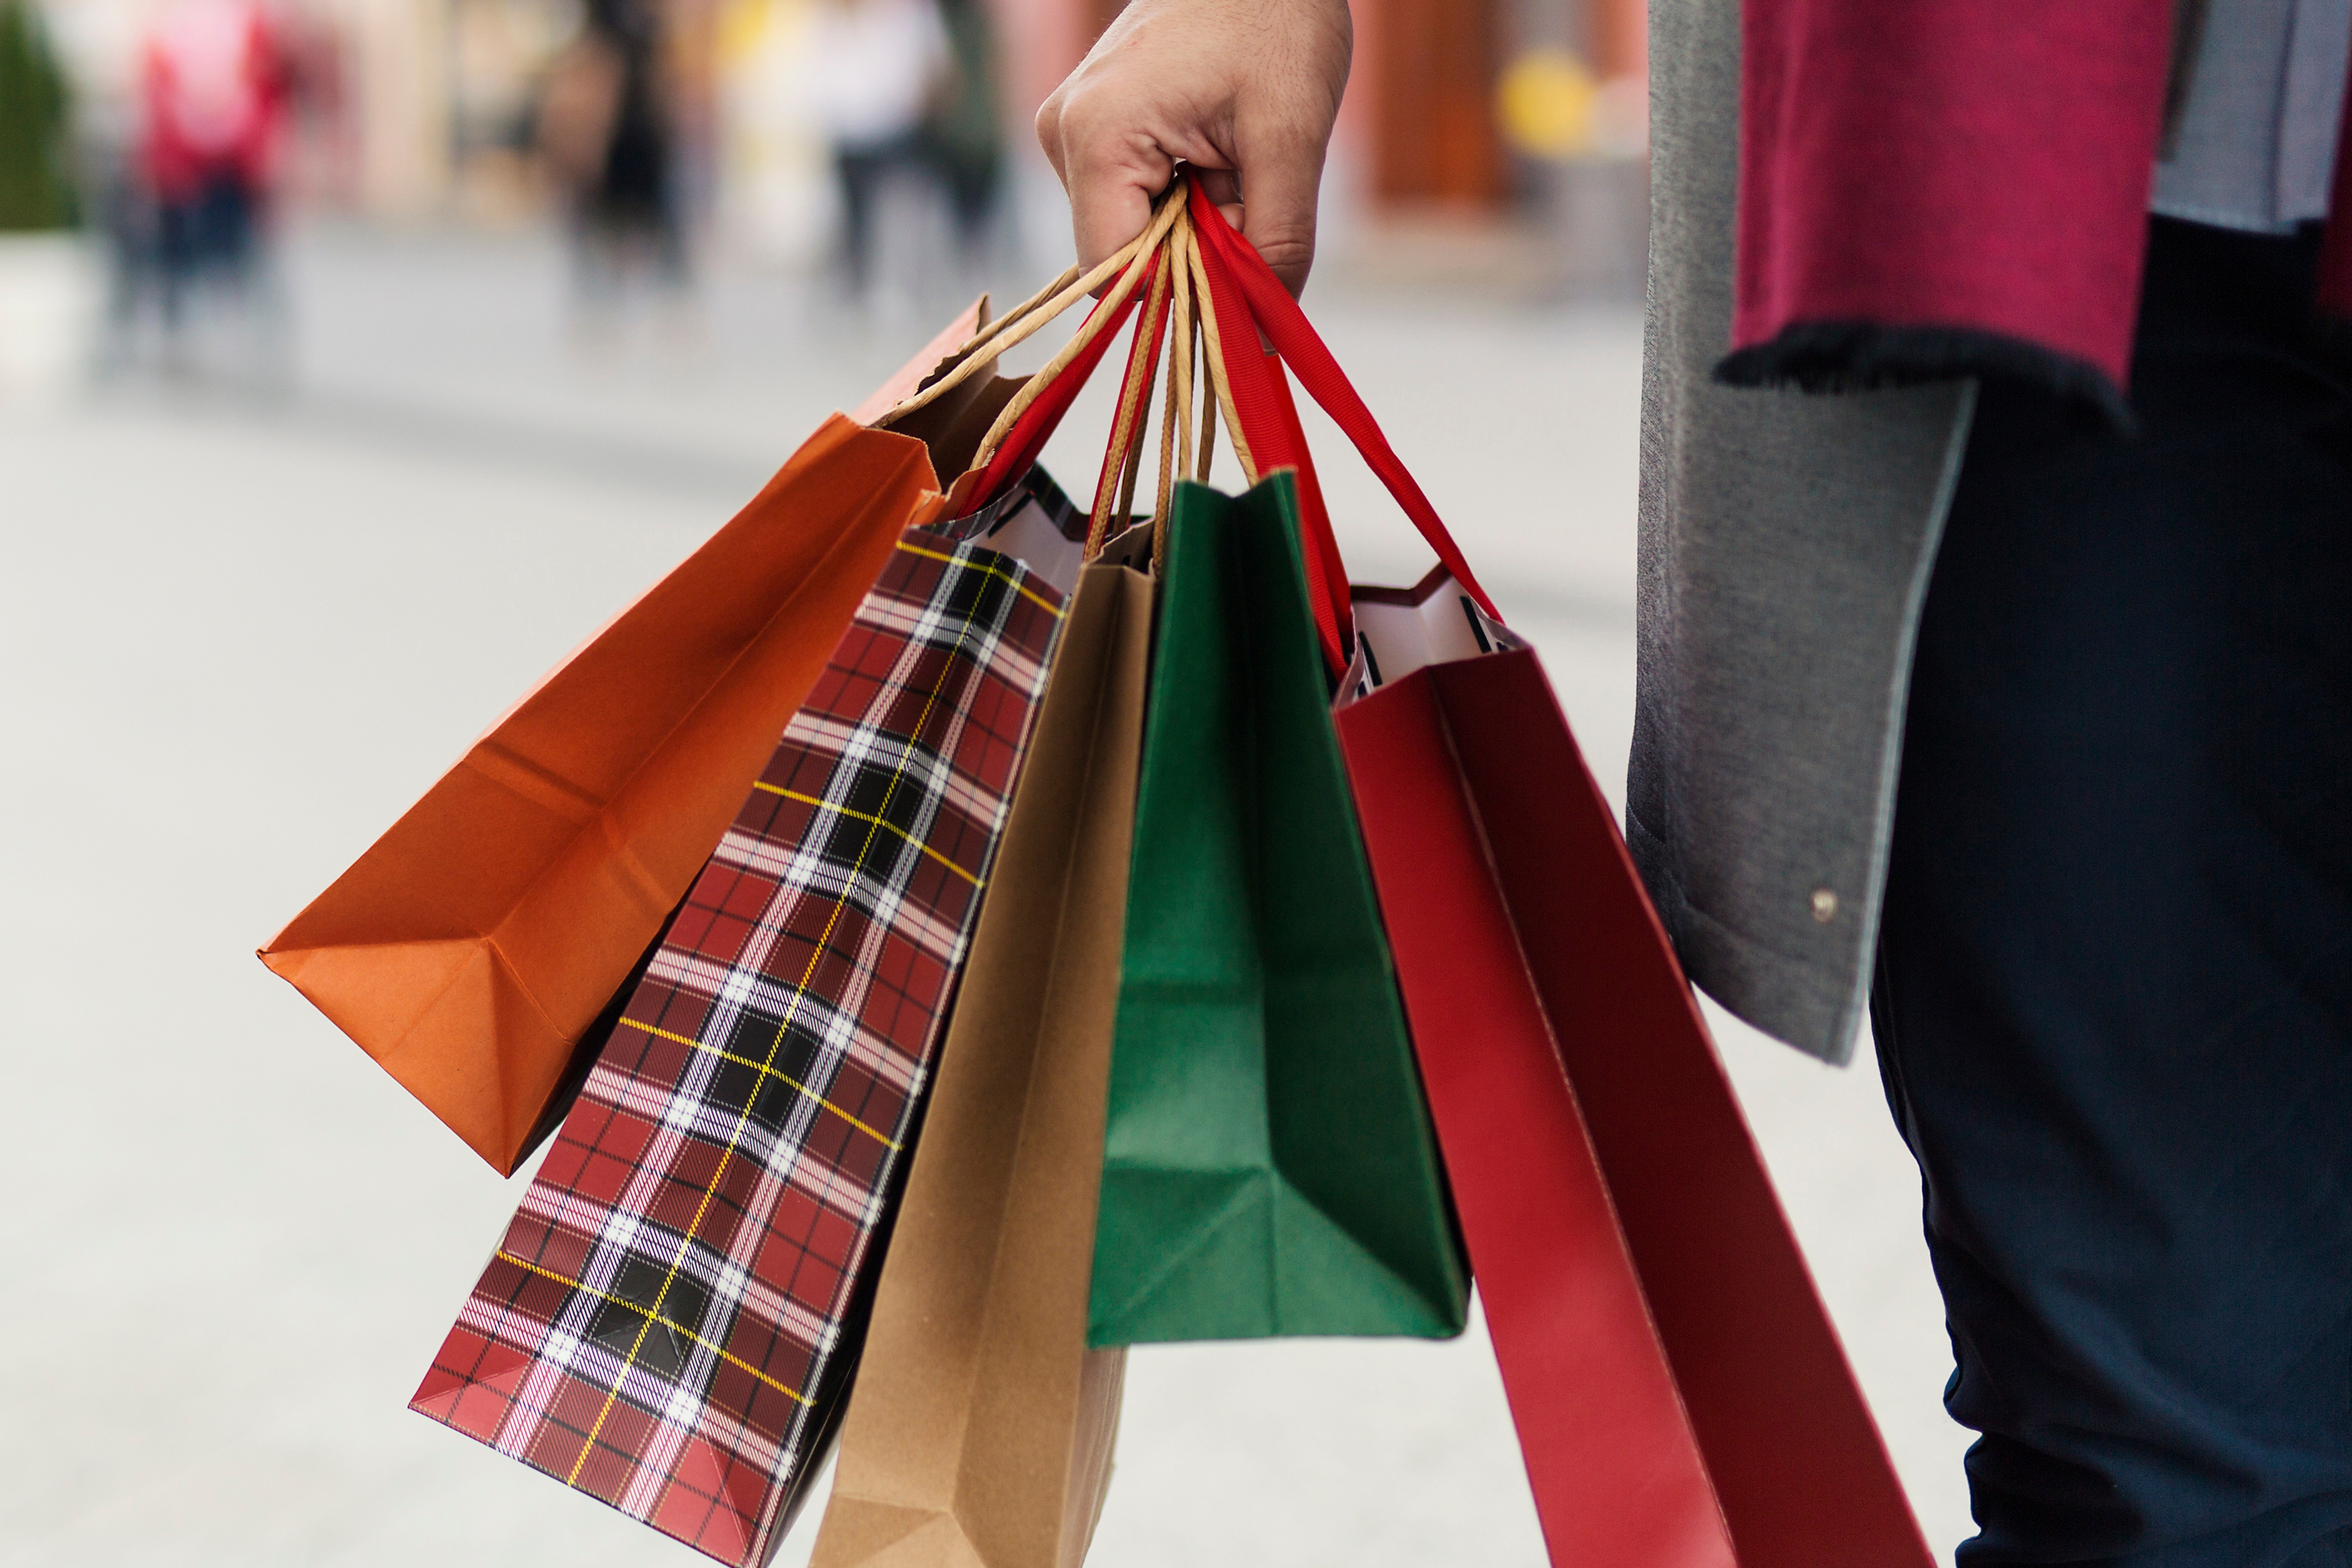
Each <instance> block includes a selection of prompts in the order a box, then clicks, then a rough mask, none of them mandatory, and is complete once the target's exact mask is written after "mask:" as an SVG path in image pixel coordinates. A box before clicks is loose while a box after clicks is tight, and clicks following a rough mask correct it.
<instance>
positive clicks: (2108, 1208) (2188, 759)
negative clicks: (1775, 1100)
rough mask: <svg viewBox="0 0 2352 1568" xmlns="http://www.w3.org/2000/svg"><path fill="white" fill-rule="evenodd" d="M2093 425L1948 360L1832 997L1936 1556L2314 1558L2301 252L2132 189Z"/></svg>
mask: <svg viewBox="0 0 2352 1568" xmlns="http://www.w3.org/2000/svg"><path fill="white" fill-rule="evenodd" d="M2314 258H2315V245H2314V243H2313V242H2312V240H2311V238H2310V237H2302V238H2281V239H2271V238H2263V237H2250V236H2240V235H2230V234H2225V233H2222V232H2221V231H2218V230H2211V229H2205V228H2200V227H2198V226H2192V225H2187V224H2177V223H2171V222H2168V221H2166V220H2161V219H2159V220H2157V221H2156V223H2155V224H2154V225H2153V233H2152V238H2151V242H2150V250H2149V266H2148V281H2147V292H2146V298H2145V303H2144V306H2143V310H2142V314H2141V321H2140V335H2139V342H2138V347H2137V363H2136V365H2135V369H2134V387H2133V396H2134V402H2135V405H2136V406H2137V409H2138V412H2139V414H2140V416H2141V418H2142V420H2143V422H2144V425H2143V428H2142V430H2141V431H2140V432H2139V433H2138V434H2137V436H2135V437H2119V436H2116V435H2113V434H2110V433H2107V432H2105V431H2101V430H2095V429H2092V428H2089V427H2087V426H2085V425H2084V424H2083V423H2082V422H2081V421H2079V420H2076V419H2074V418H2071V417H2070V416H2069V415H2068V414H2067V411H2066V410H2064V409H2063V408H2062V407H2060V406H2059V405H2056V404H2055V403H2054V401H2053V400H2052V399H2050V398H2048V397H2046V396H2044V395H2041V394H2038V393H2035V392H2032V391H2031V390H2026V389H2021V388H2017V387H2002V386H1988V387H1987V388H1986V389H1985V390H1984V392H1983V395H1982V399H1981V402H1980V404H1979V412H1978V415H1977V421H1976V425H1975V427H1974V430H1973V432H1972V435H1971V437H1970V442H1969V453H1968V458H1967V462H1966V465H1965V467H1964V468H1963V470H1962V475H1961V479H1960V484H1959V489H1958V494H1957V496H1956V498H1955V500H1954V504H1953V508H1952V514H1951V519H1950V522H1949V525H1948V533H1947V535H1946V539H1945V542H1944V544H1943V547H1942V551H1941V552H1940V554H1939V555H1938V557H1937V564H1936V572H1935V576H1934V580H1933V582H1932V584H1931V586H1930V588H1929V592H1928V596H1927V609H1926V614H1925V616H1924V618H1923V621H1922V623H1921V627H1920V637H1919V648H1918V658H1917V665H1916V670H1915V673H1914V676H1913V680H1912V689H1911V705H1910V710H1909V721H1908V729H1907V732H1906V741H1905V745H1904V755H1903V775H1902V783H1901V787H1900V791H1899V794H1898V799H1897V806H1896V813H1895V841H1894V850H1893V858H1892V862H1891V868H1890V874H1889V879H1888V884H1887V894H1886V904H1885V928H1884V938H1883V941H1882V942H1881V947H1880V964H1879V973H1878V982H1877V985H1876V989H1875V994H1874V1007H1873V1019H1874V1026H1875V1028H1876V1032H1877V1036H1878V1040H1879V1050H1880V1058H1881V1062H1882V1066H1883V1069H1884V1072H1885V1081H1886V1086H1887V1093H1888V1098H1889V1100H1891V1102H1892V1103H1893V1105H1894V1109H1895V1117H1896V1120H1897V1121H1898V1122H1899V1123H1900V1124H1901V1127H1902V1130H1903V1133H1904V1137H1905V1138H1906V1141H1907V1142H1909V1143H1910V1145H1911V1148H1912V1151H1913V1152H1914V1153H1915V1154H1916V1155H1917V1157H1918V1161H1919V1165H1920V1170H1921V1173H1922V1175H1923V1177H1924V1181H1925V1187H1926V1195H1927V1238H1928V1245H1929V1248H1930V1251H1931V1254H1932V1257H1933V1260H1934V1263H1935V1268H1936V1273H1937V1279H1938V1281H1939V1282H1940V1284H1941V1285H1942V1288H1943V1291H1944V1299H1945V1303H1946V1310H1947V1316H1948V1323H1949V1327H1950V1331H1951V1336H1952V1345H1953V1352H1954V1356H1955V1359H1956V1361H1957V1363H1958V1371H1957V1372H1956V1373H1955V1374H1954V1376H1953V1379H1952V1383H1951V1385H1950V1387H1949V1388H1948V1391H1947V1394H1946V1403H1947V1404H1948V1406H1949V1407H1950V1409H1951V1412H1952V1414H1953V1415H1954V1417H1955V1418H1956V1419H1958V1421H1960V1422H1961V1423H1962V1424H1963V1425H1965V1426H1970V1427H1972V1428H1975V1429H1976V1430H1978V1431H1979V1432H1981V1433H1982V1434H1983V1437H1982V1439H1981V1440H1980V1441H1979V1442H1978V1443H1977V1444H1976V1445H1975V1446H1974V1447H1972V1448H1971V1449H1970V1450H1969V1459H1968V1471H1969V1489H1970V1492H1971V1495H1972V1498H1973V1500H1974V1505H1975V1511H1976V1517H1977V1521H1978V1523H1979V1526H1980V1533H1979V1535H1978V1536H1977V1537H1976V1538H1975V1539H1974V1540H1972V1541H1971V1542H1969V1543H1968V1544H1967V1545H1965V1546H1963V1547H1962V1548H1961V1549H1960V1562H1961V1563H1962V1564H1963V1565H1964V1568H1991V1565H1993V1564H1999V1563H2112V1564H2129V1565H2130V1568H2322V1565H2326V1568H2342V1565H2346V1564H2352V368H2348V367H2347V361H2346V360H2345V358H2344V357H2343V351H2342V349H2341V347H2340V344H2339V346H2337V347H2336V348H2333V349H2331V348H2329V347H2326V346H2324V345H2323V343H2322V342H2321V340H2320V339H2319V338H2318V337H2317V336H2316V335H2315V328H2314V326H2313V325H2312V322H2311V320H2310V314H2309V306H2308V300H2309V299H2310V289H2311V279H2312V271H2313V266H2314Z"/></svg>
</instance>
